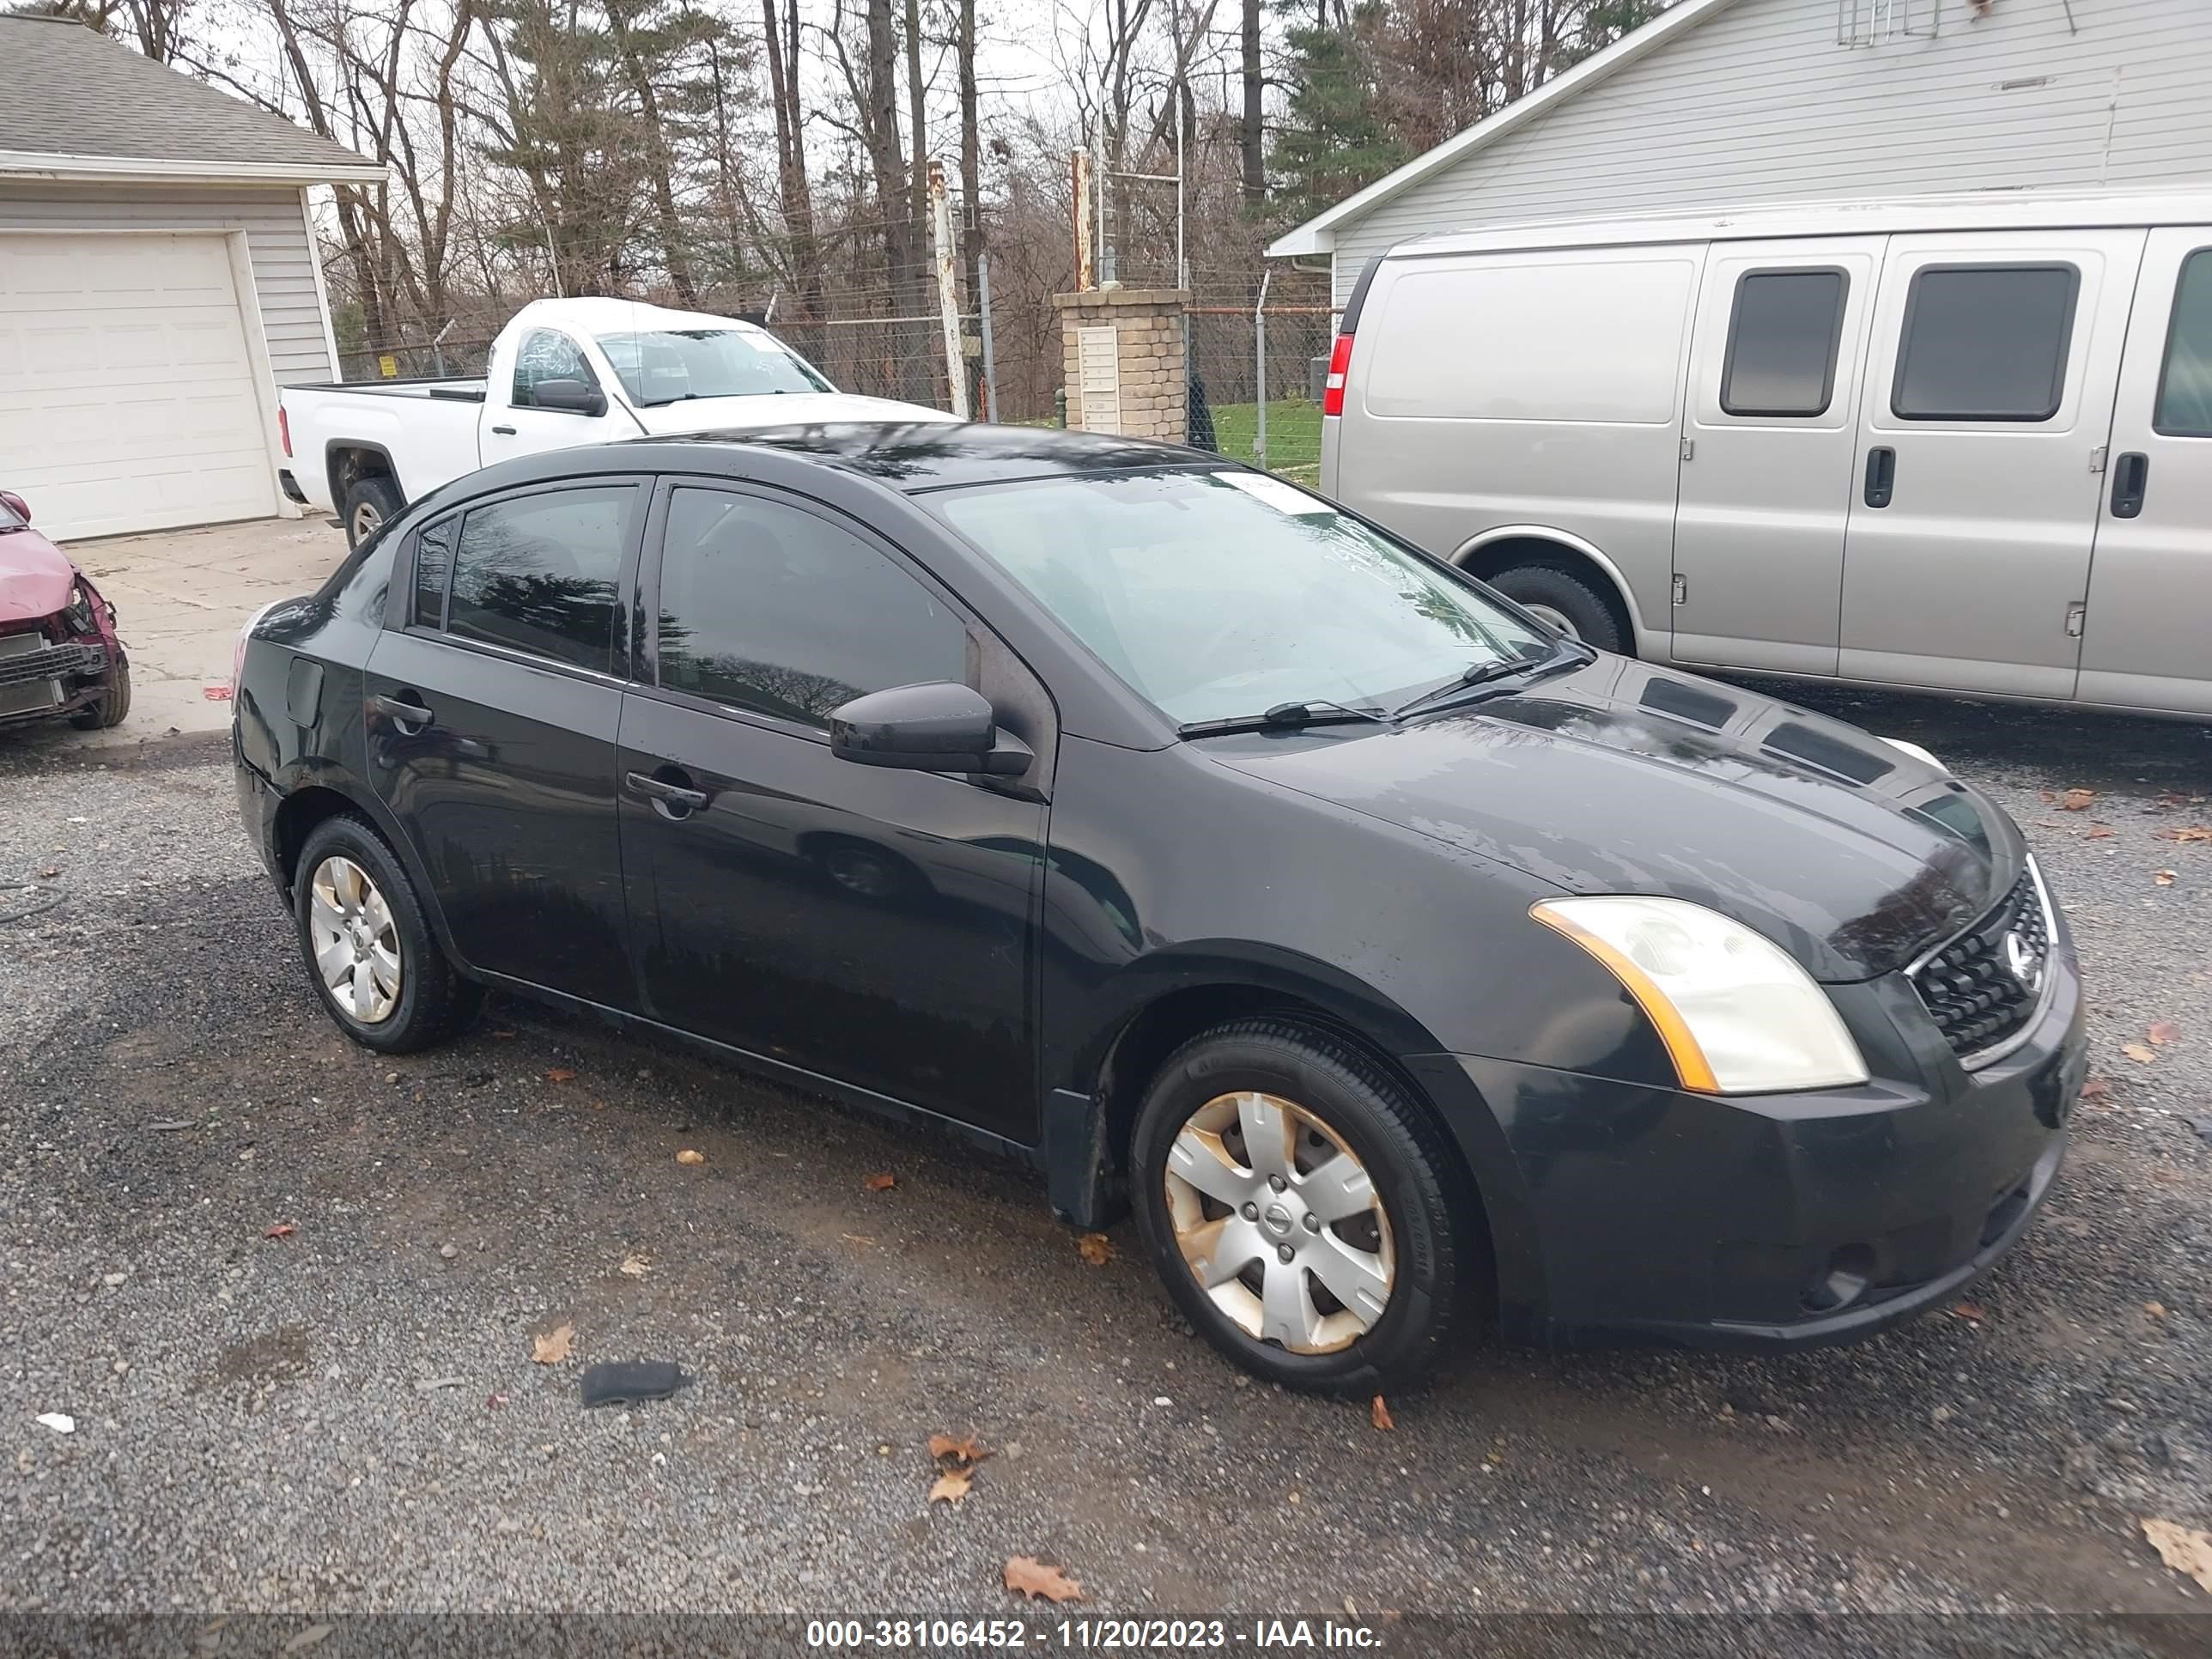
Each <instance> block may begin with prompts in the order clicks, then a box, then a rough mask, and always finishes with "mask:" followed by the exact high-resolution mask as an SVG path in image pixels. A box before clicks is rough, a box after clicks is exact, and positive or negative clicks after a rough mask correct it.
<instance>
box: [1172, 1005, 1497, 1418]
mask: <svg viewBox="0 0 2212 1659" xmlns="http://www.w3.org/2000/svg"><path fill="white" fill-rule="evenodd" d="M1132 1151H1133V1157H1132V1172H1133V1185H1134V1188H1135V1198H1136V1210H1137V1218H1138V1223H1139V1227H1140V1228H1141V1230H1142V1231H1143V1233H1144V1236H1145V1242H1146V1247H1147V1249H1149V1250H1150V1251H1151V1254H1152V1260H1153V1265H1154V1266H1155V1267H1157V1268H1158V1271H1159V1273H1160V1275H1161V1278H1162V1279H1164V1281H1165V1283H1166V1285H1167V1287H1168V1291H1169V1293H1170V1295H1171V1296H1172V1297H1174V1298H1175V1300H1176V1304H1177V1305H1178V1306H1179V1307H1181V1308H1182V1311H1183V1313H1184V1314H1185V1315H1186V1316H1188V1318H1189V1320H1190V1321H1191V1322H1192V1323H1193V1324H1194V1325H1196V1326H1197V1327H1198V1328H1199V1329H1200V1331H1202V1332H1203V1333H1204V1334H1205V1335H1206V1339H1207V1340H1209V1341H1211V1342H1212V1344H1213V1345H1214V1346H1216V1347H1217V1348H1218V1349H1220V1350H1221V1352H1223V1353H1225V1354H1226V1355H1227V1356H1228V1357H1229V1358H1231V1359H1233V1360H1235V1361H1236V1362H1237V1364H1241V1365H1243V1366H1244V1367H1245V1368H1246V1369H1247V1370H1251V1371H1253V1372H1255V1374H1257V1375H1258V1376H1262V1377H1264V1378H1266V1379H1267V1380H1268V1381H1270V1382H1276V1383H1282V1384H1284V1385H1285V1387H1290V1388H1297V1389H1311V1390H1315V1391H1317V1392H1322V1393H1335V1394H1365V1393H1371V1392H1374V1391H1376V1390H1378V1389H1383V1388H1384V1387H1386V1386H1395V1385H1398V1384H1401V1383H1407V1382H1409V1381H1412V1380H1413V1379H1415V1378H1417V1377H1419V1376H1421V1375H1422V1374H1423V1373H1424V1372H1425V1371H1426V1370H1429V1369H1430V1368H1431V1366H1432V1365H1433V1364H1435V1363H1436V1361H1437V1358H1438V1357H1439V1356H1440V1355H1441V1354H1442V1353H1443V1352H1444V1350H1445V1349H1446V1347H1447V1346H1449V1342H1450V1340H1452V1338H1453V1337H1454V1335H1455V1334H1456V1332H1457V1330H1458V1328H1459V1327H1460V1325H1461V1324H1462V1322H1463V1321H1464V1320H1465V1319H1466V1318H1467V1317H1468V1315H1469V1314H1470V1313H1471V1312H1473V1311H1474V1304H1476V1303H1478V1302H1479V1301H1480V1296H1481V1291H1480V1285H1482V1284H1483V1283H1484V1282H1486V1281H1485V1278H1484V1273H1485V1270H1484V1268H1483V1267H1482V1266H1481V1263H1482V1261H1484V1260H1485V1259H1486V1257H1485V1244H1484V1242H1483V1233H1482V1226H1481V1222H1480V1217H1479V1216H1478V1214H1477V1213H1476V1206H1475V1205H1474V1201H1473V1199H1472V1195H1471V1194H1469V1193H1468V1191H1467V1189H1466V1182H1465V1179H1464V1177H1463V1176H1462V1175H1461V1174H1460V1173H1459V1170H1458V1165H1457V1164H1456V1161H1455V1159H1454V1158H1453V1157H1452V1155H1451V1152H1450V1151H1449V1147H1448V1146H1446V1144H1445V1142H1444V1139H1443V1135H1442V1133H1440V1132H1439V1131H1438V1130H1437V1127H1436V1126H1435V1125H1434V1124H1433V1123H1432V1122H1431V1121H1430V1120H1429V1118H1428V1116H1427V1115H1426V1114H1425V1112H1424V1111H1423V1110H1422V1109H1420V1107H1419V1105H1418V1104H1417V1103H1414V1102H1413V1101H1412V1100H1410V1099H1408V1098H1407V1096H1406V1094H1405V1092H1404V1091H1403V1089H1402V1088H1401V1086H1400V1085H1398V1084H1396V1083H1395V1081H1394V1080H1392V1079H1390V1077H1389V1075H1388V1074H1387V1073H1384V1072H1383V1069H1382V1068H1381V1067H1380V1066H1377V1065H1376V1064H1375V1062H1374V1061H1373V1060H1370V1058H1369V1057H1368V1056H1367V1055H1366V1054H1364V1053H1363V1052H1361V1051H1360V1050H1359V1049H1358V1048H1355V1047H1354V1046H1352V1044H1350V1043H1348V1042H1344V1041H1342V1040H1341V1039H1340V1038H1337V1037H1334V1036H1330V1035H1329V1034H1328V1033H1326V1032H1322V1031H1319V1030H1311V1029H1309V1028H1307V1027H1304V1026H1302V1025H1300V1024H1296V1023H1294V1022H1292V1021H1290V1020H1287V1019H1284V1018H1273V1017H1261V1018H1251V1019H1244V1020H1238V1021H1237V1022H1235V1023H1233V1024H1227V1025H1223V1026H1220V1027H1218V1028H1216V1029H1215V1030H1212V1031H1209V1032H1207V1033H1206V1034H1205V1035H1204V1036H1200V1037H1197V1038H1195V1039H1194V1040H1193V1041H1191V1042H1188V1043H1186V1044H1185V1045H1184V1046H1183V1047H1182V1048H1179V1049H1177V1050H1176V1053H1175V1054H1173V1055H1171V1056H1170V1058H1169V1060H1168V1061H1167V1064H1166V1065H1165V1066H1163V1067H1162V1068H1161V1070H1160V1073H1159V1075H1158V1078H1157V1079H1154V1081H1153V1084H1152V1089H1151V1091H1150V1092H1149V1093H1148V1094H1147V1096H1146V1101H1145V1105H1144V1108H1143V1109H1142V1111H1141V1112H1140V1113H1139V1117H1138V1121H1137V1128H1136V1134H1135V1139H1134V1145H1133V1149H1132Z"/></svg>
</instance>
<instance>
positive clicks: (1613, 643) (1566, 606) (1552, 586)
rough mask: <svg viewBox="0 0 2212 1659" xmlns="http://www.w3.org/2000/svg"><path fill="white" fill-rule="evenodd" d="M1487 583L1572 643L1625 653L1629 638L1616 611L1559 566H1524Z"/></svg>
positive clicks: (1490, 577)
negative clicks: (1575, 641)
mask: <svg viewBox="0 0 2212 1659" xmlns="http://www.w3.org/2000/svg"><path fill="white" fill-rule="evenodd" d="M1484 580H1486V581H1488V582H1489V584H1490V585H1491V586H1492V587H1494V588H1496V589H1497V590H1498V592H1501V593H1503V594H1504V595H1505V597H1506V598H1507V599H1511V600H1513V601H1515V602H1516V604H1518V605H1520V606H1521V608H1522V610H1524V611H1533V612H1534V613H1535V615H1536V617H1538V618H1539V619H1540V620H1541V621H1542V622H1544V623H1547V625H1549V626H1550V627H1553V628H1556V629H1559V632H1560V633H1562V634H1565V635H1567V636H1568V637H1569V638H1570V639H1577V640H1580V641H1583V643H1584V644H1585V645H1594V646H1595V647H1597V648H1598V649H1599V650H1601V651H1625V650H1626V649H1627V648H1628V647H1627V643H1626V632H1625V630H1624V629H1622V628H1621V625H1620V618H1618V617H1616V616H1614V614H1613V607H1612V606H1611V605H1608V604H1607V603H1606V600H1605V596H1604V595H1603V594H1601V593H1600V592H1598V591H1597V589H1596V588H1595V587H1593V586H1591V585H1590V584H1589V582H1587V581H1585V580H1583V578H1582V577H1580V576H1578V575H1576V574H1573V573H1572V572H1571V571H1566V570H1562V569H1560V568H1559V567H1558V566H1557V565H1550V564H1524V565H1518V566H1516V567H1515V568H1512V569H1510V570H1501V571H1499V572H1498V574H1496V575H1494V576H1489V577H1486V578H1485V579H1484Z"/></svg>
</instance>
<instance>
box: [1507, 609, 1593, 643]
mask: <svg viewBox="0 0 2212 1659" xmlns="http://www.w3.org/2000/svg"><path fill="white" fill-rule="evenodd" d="M1521 608H1522V610H1523V611H1527V612H1528V614H1529V615H1530V616H1532V617H1535V619H1536V620H1537V621H1538V622H1541V623H1545V624H1546V625H1547V626H1549V627H1552V628H1556V629H1559V632H1560V633H1562V634H1565V635H1566V636H1567V637H1568V638H1569V639H1571V640H1578V639H1580V638H1582V636H1583V635H1582V630H1581V629H1578V628H1577V627H1576V626H1575V624H1574V623H1573V621H1572V620H1571V618H1570V617H1568V615H1567V613H1566V612H1565V611H1561V610H1559V609H1557V608H1556V607H1554V606H1553V605H1531V604H1529V603H1528V600H1526V599H1523V600H1522V601H1521Z"/></svg>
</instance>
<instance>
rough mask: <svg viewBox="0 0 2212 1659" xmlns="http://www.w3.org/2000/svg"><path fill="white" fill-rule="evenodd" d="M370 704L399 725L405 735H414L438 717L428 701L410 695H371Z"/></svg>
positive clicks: (394, 723)
mask: <svg viewBox="0 0 2212 1659" xmlns="http://www.w3.org/2000/svg"><path fill="white" fill-rule="evenodd" d="M368 706H369V708H371V709H373V710H374V711H375V712H376V713H377V714H381V715H383V716H384V718H385V719H386V720H390V721H391V722H392V724H393V725H394V726H398V728H399V730H400V733H401V735H402V736H405V737H412V736H413V735H414V734H415V733H416V732H420V731H422V729H423V728H424V727H425V726H428V725H429V724H430V722H431V721H433V720H436V719H437V718H438V717H437V715H436V714H434V713H433V712H432V711H431V708H430V706H429V705H428V703H425V702H419V701H416V700H415V699H412V698H409V697H371V698H370V699H369V700H368Z"/></svg>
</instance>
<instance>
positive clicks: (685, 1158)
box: [676, 1146, 707, 1164]
mask: <svg viewBox="0 0 2212 1659" xmlns="http://www.w3.org/2000/svg"><path fill="white" fill-rule="evenodd" d="M676 1161H677V1162H678V1164H704V1163H705V1162H706V1161H707V1154H706V1153H704V1152H693V1151H692V1150H691V1149H690V1147H689V1146H686V1147H685V1148H684V1150H683V1151H682V1152H678V1153H677V1154H676Z"/></svg>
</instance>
